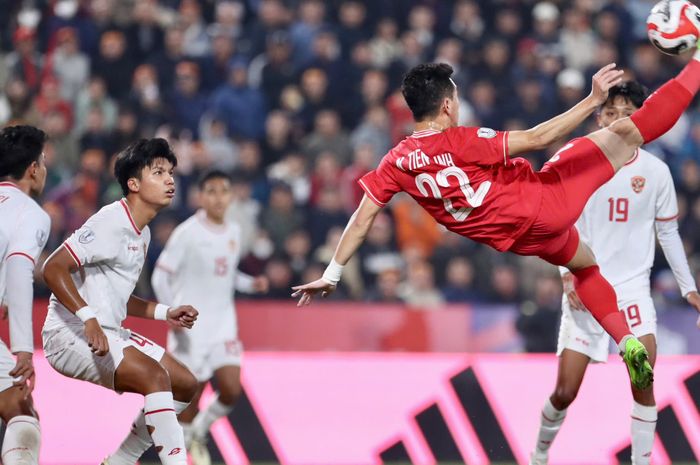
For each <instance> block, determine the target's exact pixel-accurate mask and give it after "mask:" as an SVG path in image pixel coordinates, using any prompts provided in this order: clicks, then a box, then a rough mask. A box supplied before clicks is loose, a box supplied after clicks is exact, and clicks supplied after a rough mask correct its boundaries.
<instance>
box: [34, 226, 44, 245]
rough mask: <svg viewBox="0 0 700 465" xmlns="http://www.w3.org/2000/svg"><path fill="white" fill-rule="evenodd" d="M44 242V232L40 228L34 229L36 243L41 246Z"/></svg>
mask: <svg viewBox="0 0 700 465" xmlns="http://www.w3.org/2000/svg"><path fill="white" fill-rule="evenodd" d="M44 244H46V233H45V232H44V231H42V230H41V229H38V230H37V231H36V245H38V246H39V247H43V246H44Z"/></svg>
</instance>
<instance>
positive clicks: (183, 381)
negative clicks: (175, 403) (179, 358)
mask: <svg viewBox="0 0 700 465" xmlns="http://www.w3.org/2000/svg"><path fill="white" fill-rule="evenodd" d="M198 389H199V382H198V381H197V378H195V377H194V375H193V374H192V372H190V370H187V369H183V370H182V372H179V373H178V374H177V382H173V396H174V397H175V398H176V399H177V400H180V401H182V402H191V401H192V399H194V396H195V395H197V391H198Z"/></svg>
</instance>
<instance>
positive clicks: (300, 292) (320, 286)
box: [292, 279, 335, 307]
mask: <svg viewBox="0 0 700 465" xmlns="http://www.w3.org/2000/svg"><path fill="white" fill-rule="evenodd" d="M292 290H293V291H294V293H293V294H292V297H295V298H296V297H299V302H297V307H301V306H303V305H309V304H310V303H311V299H313V296H314V295H316V294H318V293H321V297H328V296H329V295H330V294H331V292H333V291H335V286H334V285H333V284H329V283H327V282H326V281H324V280H323V279H317V280H316V281H314V282H312V283H309V284H303V285H301V286H294V287H292Z"/></svg>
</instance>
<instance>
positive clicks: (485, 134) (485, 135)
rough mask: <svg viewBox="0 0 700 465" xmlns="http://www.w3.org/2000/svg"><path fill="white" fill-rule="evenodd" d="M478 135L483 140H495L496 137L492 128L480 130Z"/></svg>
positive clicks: (477, 132)
mask: <svg viewBox="0 0 700 465" xmlns="http://www.w3.org/2000/svg"><path fill="white" fill-rule="evenodd" d="M476 135H477V136H479V137H481V138H482V139H493V138H494V137H496V131H494V130H493V129H491V128H479V130H478V131H476Z"/></svg>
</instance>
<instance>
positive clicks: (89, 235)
mask: <svg viewBox="0 0 700 465" xmlns="http://www.w3.org/2000/svg"><path fill="white" fill-rule="evenodd" d="M83 229H85V231H84V232H83V233H82V234H81V235H80V236H79V237H78V242H80V243H81V244H89V243H90V242H92V241H94V240H95V232H94V231H93V230H92V229H90V228H83Z"/></svg>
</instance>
